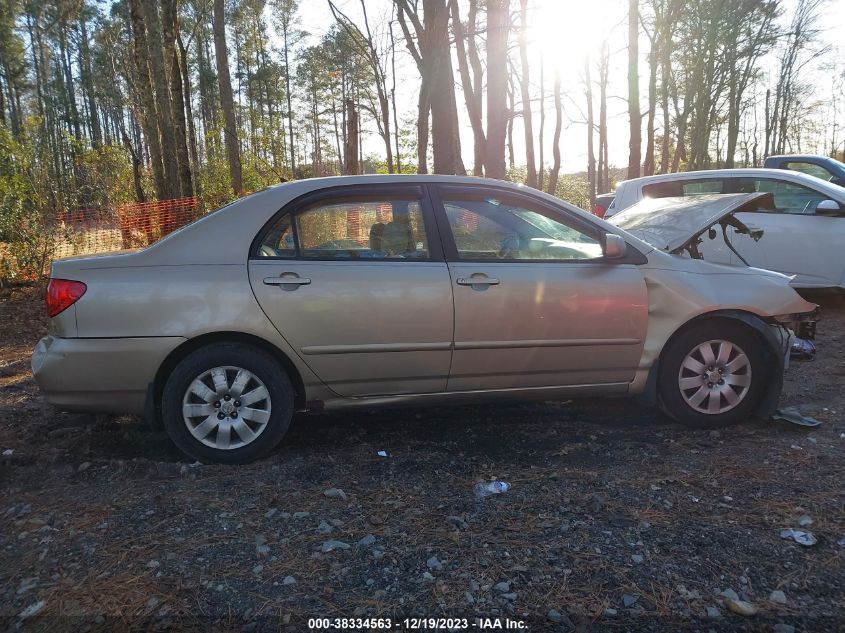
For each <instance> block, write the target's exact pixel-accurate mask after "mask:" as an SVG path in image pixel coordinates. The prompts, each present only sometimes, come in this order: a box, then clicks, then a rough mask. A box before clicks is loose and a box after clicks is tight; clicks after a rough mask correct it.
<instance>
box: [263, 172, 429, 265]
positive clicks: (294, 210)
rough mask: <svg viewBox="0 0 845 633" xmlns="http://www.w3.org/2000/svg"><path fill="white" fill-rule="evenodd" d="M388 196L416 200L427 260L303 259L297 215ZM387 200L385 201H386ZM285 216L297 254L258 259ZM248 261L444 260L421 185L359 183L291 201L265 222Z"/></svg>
mask: <svg viewBox="0 0 845 633" xmlns="http://www.w3.org/2000/svg"><path fill="white" fill-rule="evenodd" d="M390 197H396V198H413V199H415V200H418V201H419V204H420V212H421V213H422V218H423V226H424V227H425V234H426V240H427V241H428V257H420V258H415V259H402V258H376V257H373V258H362V259H353V258H351V257H350V258H338V257H304V256H303V255H302V250H301V248H300V246H299V235H298V234H297V222H296V216H297V215H299V214H301V213H305V212H306V211H308V210H310V209H311V208H313V206H314V205H315V204H317V203H320V202H327V201H333V200H336V201H337V203H339V204H342V203H344V202H348V201H349V200H350V199H353V200H355V201H367V200H369V201H371V202H384V201H389V198H390ZM386 199H387V200H386ZM285 215H290V216H291V228H292V231H293V236H294V246H295V249H296V255H295V256H293V257H261V256H259V255H257V254H256V253H257V251H258V248H259V246H260V245H261V244H262V242H263V241H264V239H265V238H266V237H267V234H268V233H269V232H270V231H271V230H272V229H273V227H274V226H275V225H276V223H277V222H278V221H279V220H280V219H281V218H283V217H284V216H285ZM248 261H258V262H273V261H282V262H293V261H295V262H335V263H344V264H361V263H364V264H383V263H394V264H395V263H397V262H401V263H413V262H420V263H423V262H429V263H430V262H442V261H445V260H444V257H443V247H442V244H441V240H440V235H439V231H438V227H437V223H436V220H435V218H434V212H433V209H432V204H431V200H430V198H429V196H428V192H427V190H426V188H425V187H423V186H421V185H411V184H407V183H395V184H391V183H381V184H372V185H370V184H358V185H338V186H336V187H327V188H324V189H315V190H313V191H309V192H307V193H304V194H302V195H301V196H299V197H297V198H294V199H293V200H291V201H290V202H288V203H287V204H285V205H284V206H283V207H282V208H281V209H279V210H278V211H276V212H275V213H274V214H273V215H272V216H271V217H270V219H269V220H267V222H265V223H264V225H263V226H262V227H261V229H260V230H259V231H258V233H256V235H255V237H254V238H253V239H252V242H251V243H250V245H249V254H248Z"/></svg>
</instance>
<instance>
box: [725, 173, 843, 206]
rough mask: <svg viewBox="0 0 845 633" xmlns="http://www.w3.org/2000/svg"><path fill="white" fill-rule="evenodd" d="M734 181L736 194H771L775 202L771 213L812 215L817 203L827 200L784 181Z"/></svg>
mask: <svg viewBox="0 0 845 633" xmlns="http://www.w3.org/2000/svg"><path fill="white" fill-rule="evenodd" d="M736 181H737V187H736V191H737V192H738V193H741V192H753V191H760V192H765V193H771V194H772V196H773V197H774V201H775V205H774V206H775V208H774V209H770V210H769V211H770V212H772V213H792V214H803V215H813V214H814V213H815V212H816V206H817V205H818V204H819V202H821V201H822V200H827V199H828V197H827V196H826V195H825V194H823V193H821V192H819V191H815V190H814V189H810V188H809V187H804V186H802V185H797V184H795V183H792V182H786V181H784V180H774V179H770V178H737V179H736ZM764 212H765V211H764Z"/></svg>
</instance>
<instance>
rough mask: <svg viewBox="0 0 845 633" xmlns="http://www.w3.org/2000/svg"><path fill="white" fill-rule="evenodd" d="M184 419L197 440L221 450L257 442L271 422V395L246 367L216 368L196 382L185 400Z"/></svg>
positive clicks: (198, 377)
mask: <svg viewBox="0 0 845 633" xmlns="http://www.w3.org/2000/svg"><path fill="white" fill-rule="evenodd" d="M182 417H183V419H184V420H185V426H187V427H188V431H189V432H190V433H191V435H192V436H194V438H196V439H197V440H199V441H200V442H202V443H203V444H205V445H206V446H210V447H211V448H216V449H220V450H231V449H235V448H241V447H243V446H246V445H247V444H250V443H251V442H254V441H255V440H256V438H258V436H259V435H261V433H263V432H264V429H265V428H267V423H268V422H269V421H270V393H269V392H268V391H267V387H266V386H265V385H264V383H263V382H262V381H261V379H260V378H258V376H256V375H255V374H253V373H252V372H250V371H248V370H246V369H243V368H242V367H232V366H226V367H215V368H214V369H209V370H208V371H205V372H203V373H202V374H200V375H199V376H197V377H196V379H194V381H193V382H192V383H191V384H190V385H189V386H188V389H187V391H186V392H185V397H184V398H183V399H182Z"/></svg>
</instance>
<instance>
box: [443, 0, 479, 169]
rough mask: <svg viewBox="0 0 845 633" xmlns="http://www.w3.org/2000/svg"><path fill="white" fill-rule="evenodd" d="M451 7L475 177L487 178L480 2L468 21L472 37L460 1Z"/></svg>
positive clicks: (472, 4) (472, 2)
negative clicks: (478, 27)
mask: <svg viewBox="0 0 845 633" xmlns="http://www.w3.org/2000/svg"><path fill="white" fill-rule="evenodd" d="M450 7H451V11H452V28H453V29H454V31H455V49H456V51H457V57H458V72H459V73H460V76H461V86H462V87H463V93H464V102H465V103H466V109H467V114H468V115H469V122H470V125H471V126H472V137H473V146H472V152H473V167H472V173H473V175H474V176H482V175H484V148H485V145H486V143H487V139H486V138H485V136H484V122H483V120H482V118H483V115H482V110H483V102H482V86H481V81H482V72H483V71H482V69H481V63H480V60H479V58H478V49H477V46H476V42H475V29H476V21H475V20H476V11H477V0H470V5H469V18H468V20H467V27H468V29H469V35H468V36H467V31H466V29H464V26H463V24H462V23H461V18H460V14H459V12H458V1H457V0H451V2H450ZM470 66H472V76H471V75H470Z"/></svg>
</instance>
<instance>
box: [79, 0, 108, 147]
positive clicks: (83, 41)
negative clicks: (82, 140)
mask: <svg viewBox="0 0 845 633" xmlns="http://www.w3.org/2000/svg"><path fill="white" fill-rule="evenodd" d="M79 35H80V38H79V57H80V59H79V65H80V69H81V71H82V84H83V86H84V90H85V98H86V100H87V101H88V111H89V115H88V120H89V122H90V126H91V144H92V145H93V146H94V147H95V148H97V147H99V146H100V145H101V144H102V143H103V132H102V128H101V127H100V117H99V116H98V115H97V100H96V97H95V95H94V82H93V77H92V70H91V52H90V50H89V47H88V26H87V24H86V22H85V11H84V10H83V11H81V12H80V17H79Z"/></svg>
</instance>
